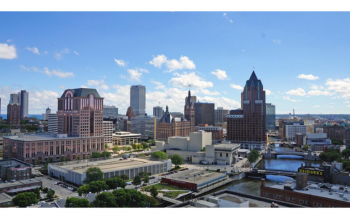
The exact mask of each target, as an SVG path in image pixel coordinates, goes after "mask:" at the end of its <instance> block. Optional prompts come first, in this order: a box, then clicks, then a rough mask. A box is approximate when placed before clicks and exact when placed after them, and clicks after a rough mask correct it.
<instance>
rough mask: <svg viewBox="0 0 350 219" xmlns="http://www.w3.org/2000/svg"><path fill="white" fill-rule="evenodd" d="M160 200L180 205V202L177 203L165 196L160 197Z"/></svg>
mask: <svg viewBox="0 0 350 219" xmlns="http://www.w3.org/2000/svg"><path fill="white" fill-rule="evenodd" d="M162 199H163V200H164V201H167V202H170V203H173V204H181V203H182V201H179V200H176V199H173V198H169V197H166V196H162Z"/></svg>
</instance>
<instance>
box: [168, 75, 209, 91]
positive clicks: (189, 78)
mask: <svg viewBox="0 0 350 219" xmlns="http://www.w3.org/2000/svg"><path fill="white" fill-rule="evenodd" d="M174 75H175V76H176V77H174V78H172V79H170V81H169V84H171V85H173V86H174V87H183V88H184V87H188V86H189V85H191V87H193V88H202V89H203V88H208V87H213V83H212V82H210V81H205V80H204V79H203V78H201V77H199V76H198V75H196V73H195V72H191V73H186V72H184V73H183V74H179V73H174Z"/></svg>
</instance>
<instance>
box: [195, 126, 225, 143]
mask: <svg viewBox="0 0 350 219" xmlns="http://www.w3.org/2000/svg"><path fill="white" fill-rule="evenodd" d="M195 129H196V131H199V130H203V131H205V132H211V133H212V139H213V143H216V142H221V141H222V140H223V139H224V132H223V128H221V127H216V126H212V125H210V126H209V125H208V124H200V125H199V126H196V127H195Z"/></svg>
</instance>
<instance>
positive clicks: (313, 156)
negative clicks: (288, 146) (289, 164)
mask: <svg viewBox="0 0 350 219" xmlns="http://www.w3.org/2000/svg"><path fill="white" fill-rule="evenodd" d="M262 155H263V157H264V158H265V159H271V158H277V156H278V155H294V156H300V157H302V158H303V159H304V160H319V156H318V155H319V153H316V152H312V151H311V150H308V151H307V152H297V151H272V150H271V148H268V150H267V151H266V152H265V153H263V154H262Z"/></svg>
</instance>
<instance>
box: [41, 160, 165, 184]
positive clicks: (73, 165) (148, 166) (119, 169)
mask: <svg viewBox="0 0 350 219" xmlns="http://www.w3.org/2000/svg"><path fill="white" fill-rule="evenodd" d="M90 167H98V168H100V169H101V171H102V172H103V178H105V179H108V178H113V177H114V176H121V175H124V174H125V175H127V176H128V177H129V179H133V178H134V177H135V176H137V175H138V174H139V173H140V172H150V173H152V175H153V174H159V173H163V172H167V171H169V170H170V169H171V160H170V159H169V160H161V161H153V160H150V159H141V158H131V159H126V160H120V158H111V159H105V160H103V159H101V160H97V161H88V160H83V161H72V162H67V163H52V164H49V166H48V172H49V174H50V175H51V176H55V177H57V178H62V179H63V177H64V180H66V181H69V182H71V183H74V184H77V185H82V184H83V180H84V179H85V177H86V171H87V169H88V168H90Z"/></svg>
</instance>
